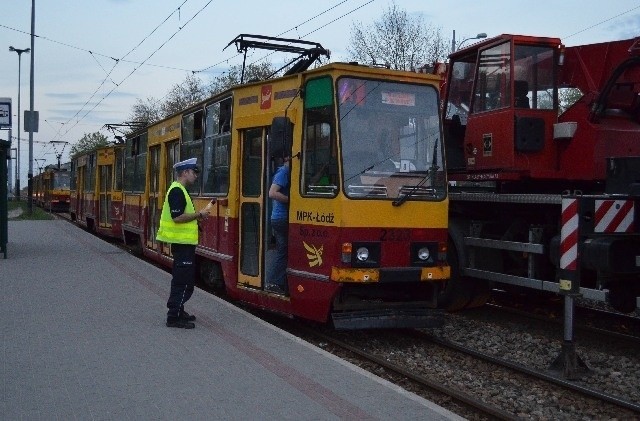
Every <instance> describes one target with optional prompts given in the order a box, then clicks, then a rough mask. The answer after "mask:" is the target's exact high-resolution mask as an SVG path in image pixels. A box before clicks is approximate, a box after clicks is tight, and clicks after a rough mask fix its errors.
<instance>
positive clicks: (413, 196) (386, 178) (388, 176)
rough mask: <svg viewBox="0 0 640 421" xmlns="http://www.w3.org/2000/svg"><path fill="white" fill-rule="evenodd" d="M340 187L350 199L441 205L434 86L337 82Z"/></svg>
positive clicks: (442, 187) (441, 173)
mask: <svg viewBox="0 0 640 421" xmlns="http://www.w3.org/2000/svg"><path fill="white" fill-rule="evenodd" d="M337 95H338V104H339V105H338V111H339V119H340V121H339V130H340V139H341V151H342V169H343V171H342V183H343V189H344V192H345V194H346V195H347V196H348V197H350V198H366V199H391V200H398V199H400V200H403V201H404V200H441V199H443V198H444V196H445V193H446V190H445V176H444V171H445V168H444V160H443V152H442V142H441V135H440V119H439V117H438V95H437V92H436V89H435V88H434V87H432V86H425V85H413V84H405V83H395V82H386V81H380V80H364V79H354V78H346V77H344V78H341V79H339V80H338V93H337Z"/></svg>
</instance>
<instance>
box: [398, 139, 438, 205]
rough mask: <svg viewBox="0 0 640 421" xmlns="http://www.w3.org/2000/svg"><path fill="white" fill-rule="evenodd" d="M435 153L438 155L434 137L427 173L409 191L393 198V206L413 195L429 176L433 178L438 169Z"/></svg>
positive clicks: (400, 203)
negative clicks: (429, 166)
mask: <svg viewBox="0 0 640 421" xmlns="http://www.w3.org/2000/svg"><path fill="white" fill-rule="evenodd" d="M437 155H438V139H436V142H435V143H434V144H433V157H432V159H431V168H430V169H429V172H428V173H427V175H425V176H424V178H423V179H422V180H420V182H419V183H418V184H416V185H415V186H413V188H412V189H411V191H409V192H408V193H407V194H405V195H404V196H401V197H399V198H397V199H396V200H394V201H393V202H391V204H392V205H393V206H400V205H402V204H403V203H404V202H406V201H407V199H409V198H410V197H411V196H413V195H414V193H415V192H416V191H417V190H418V189H419V188H420V187H422V186H423V185H424V183H426V182H427V181H428V180H429V178H433V179H434V180H435V174H436V171H438V169H439V167H438V165H437Z"/></svg>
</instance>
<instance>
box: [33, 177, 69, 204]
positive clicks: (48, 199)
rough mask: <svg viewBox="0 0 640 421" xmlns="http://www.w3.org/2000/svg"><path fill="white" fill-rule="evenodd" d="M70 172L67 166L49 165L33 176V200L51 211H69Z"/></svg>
mask: <svg viewBox="0 0 640 421" xmlns="http://www.w3.org/2000/svg"><path fill="white" fill-rule="evenodd" d="M69 183H70V173H69V171H67V168H64V167H63V168H58V167H55V166H47V167H46V168H45V169H44V171H43V172H41V173H40V174H38V175H36V176H34V177H33V201H34V203H35V204H36V205H37V206H40V207H42V208H43V209H46V210H48V211H50V212H68V211H69V200H70V190H69Z"/></svg>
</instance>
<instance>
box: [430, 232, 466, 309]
mask: <svg viewBox="0 0 640 421" xmlns="http://www.w3.org/2000/svg"><path fill="white" fill-rule="evenodd" d="M447 261H448V262H449V266H450V267H451V279H449V280H448V281H447V282H446V283H445V286H444V288H443V290H442V291H441V293H440V296H439V297H438V306H439V307H440V308H444V309H446V310H447V311H458V310H462V309H463V308H465V306H466V305H468V304H469V303H470V302H471V298H472V295H471V294H472V291H473V284H472V282H471V280H470V279H469V278H467V277H464V276H461V274H460V264H459V262H460V257H459V256H458V250H457V249H456V247H455V245H454V244H453V241H451V240H449V245H448V247H447Z"/></svg>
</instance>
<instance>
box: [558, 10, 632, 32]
mask: <svg viewBox="0 0 640 421" xmlns="http://www.w3.org/2000/svg"><path fill="white" fill-rule="evenodd" d="M636 9H640V6H636V7H633V8H631V9H629V10H627V11H626V12H622V13H620V14H617V15H615V16H612V17H610V18H609V19H605V20H602V21H600V22H598V23H596V24H593V25H591V26H589V27H587V28H584V29H582V30H580V31H578V32H575V33H573V34H571V35H568V36H566V37H562V39H563V40H566V39H568V38H571V37H572V36H574V35H578V34H581V33H583V32H585V31H588V30H589V29H593V28H595V27H596V26H600V25H602V24H603V23H606V22H609V21H611V20H613V19H615V18H619V17H620V16H624V15H626V14H627V13H630V12H633V11H634V10H636Z"/></svg>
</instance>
